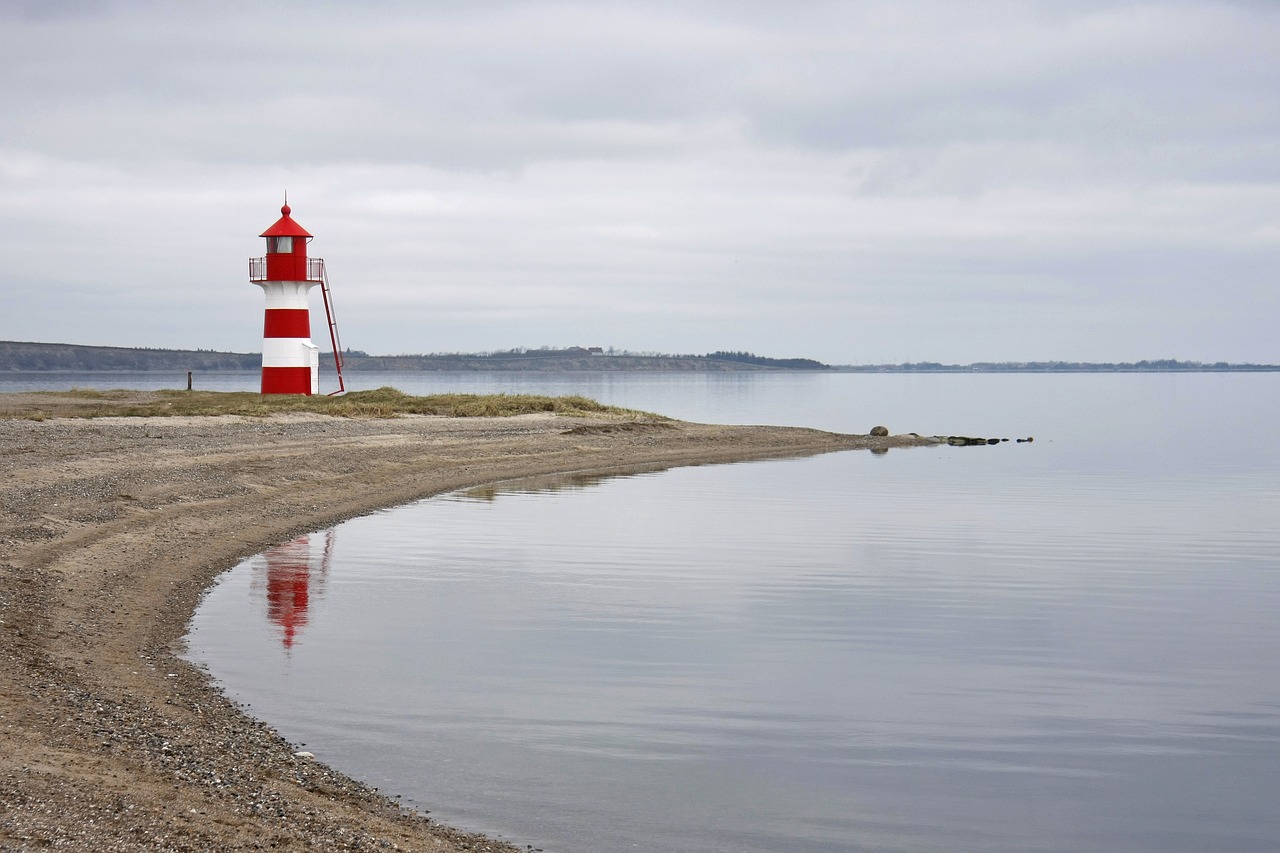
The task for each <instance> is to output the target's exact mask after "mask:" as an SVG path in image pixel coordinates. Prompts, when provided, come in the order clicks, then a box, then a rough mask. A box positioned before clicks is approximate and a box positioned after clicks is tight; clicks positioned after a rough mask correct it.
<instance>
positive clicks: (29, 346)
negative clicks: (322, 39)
mask: <svg viewBox="0 0 1280 853" xmlns="http://www.w3.org/2000/svg"><path fill="white" fill-rule="evenodd" d="M331 358H332V354H331V353H327V354H324V355H322V356H321V361H322V363H329V360H330V359H331ZM343 358H344V363H345V367H344V369H345V370H347V371H351V372H357V371H370V370H422V371H445V370H450V371H466V370H473V371H486V370H508V371H527V372H543V373H557V372H582V371H611V372H628V371H630V372H646V371H648V372H659V371H665V372H688V373H696V372H719V373H726V372H742V371H792V372H804V371H823V372H840V373H1206V372H1212V373H1225V372H1246V373H1250V372H1251V373H1258V372H1276V371H1280V365H1276V364H1251V363H1250V364H1236V363H1228V362H1225V361H1218V362H1200V361H1179V360H1177V359H1157V360H1151V361H1147V360H1144V361H1137V362H1073V361H1007V362H977V363H973V364H942V363H939V362H931V361H926V362H905V363H901V364H836V365H832V364H824V363H822V362H820V361H816V360H814V359H811V358H769V357H767V356H761V355H756V354H754V353H750V352H729V351H717V352H711V353H706V354H704V355H671V354H664V353H654V352H640V353H637V352H629V351H626V350H615V349H613V348H604V347H580V346H573V347H565V348H553V347H540V348H538V349H526V348H523V347H517V348H515V349H509V350H500V351H495V352H482V353H430V354H423V355H369V354H368V353H366V352H363V351H360V350H352V349H348V350H345V351H344V352H343ZM261 365H262V355H261V354H260V353H256V352H243V353H241V352H219V351H216V350H203V349H198V350H179V349H158V348H153V347H99V346H81V345H79V344H59V343H36V342H29V341H0V371H4V372H11V373H12V372H19V371H23V372H27V371H30V372H38V371H49V372H55V371H56V372H97V371H148V372H151V371H182V372H185V371H188V370H190V371H195V372H212V371H229V370H256V369H258V368H260V367H261Z"/></svg>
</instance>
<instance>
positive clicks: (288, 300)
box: [254, 281, 316, 308]
mask: <svg viewBox="0 0 1280 853" xmlns="http://www.w3.org/2000/svg"><path fill="white" fill-rule="evenodd" d="M254 284H256V285H258V286H259V287H261V288H262V291H263V293H265V294H266V296H267V307H268V308H306V307H307V305H308V300H307V292H308V291H310V290H311V288H313V287H315V286H316V283H315V282H314V281H255V282H254Z"/></svg>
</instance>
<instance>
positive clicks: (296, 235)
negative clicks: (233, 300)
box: [250, 204, 320, 281]
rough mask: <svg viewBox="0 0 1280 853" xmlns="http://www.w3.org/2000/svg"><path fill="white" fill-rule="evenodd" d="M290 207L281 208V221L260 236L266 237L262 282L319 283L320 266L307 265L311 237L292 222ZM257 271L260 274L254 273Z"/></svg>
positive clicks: (277, 221) (261, 274)
mask: <svg viewBox="0 0 1280 853" xmlns="http://www.w3.org/2000/svg"><path fill="white" fill-rule="evenodd" d="M290 212H291V211H290V209H289V205H287V204H286V205H285V206H284V207H282V208H280V218H279V219H277V220H276V222H275V224H274V225H272V226H271V227H270V228H268V229H267V230H266V231H263V232H262V233H261V234H260V235H259V236H260V237H265V238H267V254H266V257H265V258H263V260H264V261H265V263H264V265H263V269H262V270H261V271H260V273H259V274H260V276H261V277H260V278H257V277H255V276H253V275H252V274H251V276H250V277H251V278H254V279H255V280H261V281H319V279H320V270H319V264H313V263H308V259H307V243H309V242H311V234H309V233H308V232H307V230H306V229H305V228H303V227H302V226H301V225H299V224H298V223H296V222H294V221H293V217H291V216H290V215H289V213H290ZM254 272H258V271H254Z"/></svg>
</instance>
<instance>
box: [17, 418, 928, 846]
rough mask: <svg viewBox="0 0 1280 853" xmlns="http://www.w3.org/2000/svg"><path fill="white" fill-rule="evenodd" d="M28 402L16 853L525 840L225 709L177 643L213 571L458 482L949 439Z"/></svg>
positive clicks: (21, 515)
mask: <svg viewBox="0 0 1280 853" xmlns="http://www.w3.org/2000/svg"><path fill="white" fill-rule="evenodd" d="M35 408H40V409H42V410H44V411H45V412H51V413H54V414H56V413H57V403H56V400H51V399H50V398H48V397H41V398H39V399H38V401H33V400H32V399H31V398H30V397H29V396H24V395H0V469H2V477H3V479H2V485H0V684H2V685H3V690H0V735H2V743H3V748H2V749H0V849H2V850H44V849H46V848H49V847H60V848H61V849H71V850H93V851H116V850H184V851H213V850H218V851H224V850H302V849H314V850H415V851H416V850H433V851H454V850H493V851H499V850H523V849H526V848H525V846H524V845H523V844H520V843H519V839H514V840H513V842H512V843H511V844H508V843H504V842H502V841H495V840H492V839H488V838H484V837H480V836H475V835H471V834H467V833H463V832H458V831H455V830H452V829H450V828H448V827H446V826H442V825H440V824H437V823H435V822H434V821H432V820H430V819H429V817H428V816H424V815H420V814H417V813H414V812H411V811H408V810H405V809H401V808H400V807H399V806H398V805H397V804H396V801H395V800H394V799H393V798H390V797H385V796H383V795H382V794H380V793H379V792H377V791H375V790H373V789H371V788H369V787H367V786H366V785H363V784H361V783H360V782H358V781H356V780H352V779H350V778H347V777H346V776H344V775H342V774H341V773H338V772H336V771H334V770H331V769H329V768H327V767H325V766H324V765H323V764H320V763H318V762H316V761H315V760H313V759H310V758H306V757H296V756H295V755H294V753H295V752H296V751H297V750H298V747H296V746H295V745H293V744H290V743H288V742H286V741H285V740H283V739H282V738H281V737H280V736H279V735H277V734H276V733H275V732H274V731H273V730H272V729H271V728H270V726H269V725H267V724H266V723H264V722H262V721H259V720H256V719H254V718H253V717H252V716H251V715H250V714H249V713H247V712H246V710H245V709H241V708H239V707H237V706H235V705H233V704H232V703H231V702H229V701H228V700H227V699H226V698H225V697H224V696H223V695H222V694H221V693H220V692H219V690H218V689H217V686H216V685H214V684H212V683H211V681H210V680H209V678H208V677H207V676H206V675H205V674H204V673H203V672H202V671H201V670H199V669H197V668H195V667H193V666H191V665H189V664H187V663H186V662H185V661H183V660H182V659H181V658H180V657H179V656H178V654H179V653H180V652H181V649H182V638H183V635H184V633H185V632H186V627H187V624H188V621H189V619H190V617H191V614H192V613H193V611H194V609H195V608H196V607H197V605H198V604H199V602H200V599H201V596H202V595H203V593H204V591H205V590H206V589H207V588H208V587H209V585H210V584H211V583H212V582H213V580H214V579H215V578H216V577H217V575H218V574H219V573H221V572H223V571H225V570H227V569H229V568H231V567H232V566H234V565H235V564H236V563H237V562H239V561H240V560H241V559H243V558H245V557H247V556H250V555H252V554H255V553H258V552H260V551H262V550H264V549H266V548H268V547H270V546H271V545H274V544H276V543H279V542H281V541H284V540H285V539H287V538H289V537H291V536H293V535H296V534H300V533H303V532H306V531H311V530H316V529H321V528H324V527H326V526H328V525H331V524H334V523H336V522H339V521H342V520H344V519H347V518H351V517H353V516H357V515H360V514H362V513H367V512H370V511H373V510H376V509H380V508H384V507H388V506H393V505H396V504H401V503H405V502H408V501H411V500H415V499H417V498H422V497H425V496H428V495H433V494H439V493H441V492H445V491H449V490H453V489H458V488H462V487H466V486H475V485H479V484H483V483H490V482H496V481H500V480H506V479H513V478H519V477H528V476H535V475H542V474H551V473H562V472H583V473H587V472H593V473H596V472H598V473H605V472H626V471H641V470H658V469H662V468H668V467H675V466H681V465H698V464H709V463H719V462H732V461H743V460H750V459H761V458H773V457H783V456H791V455H805V454H814V453H825V452H830V451H834V450H842V449H857V448H866V449H883V448H888V447H901V446H911V445H921V444H930V443H934V440H932V439H927V438H920V437H916V436H891V437H887V438H870V437H868V436H863V435H838V434H833V433H826V432H819V431H815V430H805V429H792V428H779V427H729V426H709V425H699V424H690V423H683V422H678V421H662V420H652V419H646V418H638V419H637V418H621V417H607V418H590V419H574V418H565V417H559V416H551V415H526V416H519V417H513V418H444V417H431V416H406V417H399V418H387V419H350V418H334V417H327V416H320V415H286V416H273V417H269V418H245V417H234V416H218V417H175V418H154V417H148V418H94V419H74V418H61V417H50V418H48V419H44V420H30V419H24V418H23V415H24V414H25V413H29V412H31V411H33V410H34V409H35ZM868 426H870V425H868ZM513 845H514V846H513Z"/></svg>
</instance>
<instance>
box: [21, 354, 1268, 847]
mask: <svg viewBox="0 0 1280 853" xmlns="http://www.w3.org/2000/svg"><path fill="white" fill-rule="evenodd" d="M146 376H148V374H137V375H125V376H123V377H111V378H106V377H100V376H95V375H93V374H82V375H79V376H77V377H75V378H73V379H70V380H69V382H70V384H65V385H63V386H62V387H72V385H74V386H76V387H135V388H137V387H185V375H183V376H181V377H175V378H174V379H171V380H168V385H163V384H161V385H154V386H147V385H146V384H145V382H144V380H143V379H142V378H140V377H146ZM179 380H180V382H181V384H178V382H179ZM349 380H350V381H349V382H348V385H349V387H350V386H351V385H358V386H359V387H363V388H373V387H378V386H381V385H392V386H395V387H399V388H401V389H402V390H405V391H408V392H411V393H435V392H445V391H448V392H476V393H538V394H582V395H585V396H589V397H593V398H595V399H598V400H600V401H602V402H606V403H611V404H615V405H621V406H626V407H630V408H636V409H642V410H647V411H654V412H660V413H662V414H666V415H670V416H674V417H678V418H683V419H686V420H694V421H701V422H716V423H755V424H781V425H798V426H810V427H817V428H820V429H828V430H835V431H840V432H854V433H865V432H867V431H869V430H870V429H871V428H872V427H873V426H876V425H884V426H886V427H888V429H889V430H890V431H891V432H894V433H903V432H918V433H921V434H925V435H969V436H981V437H989V438H999V439H1004V438H1007V439H1009V440H1008V441H1002V442H999V443H997V444H994V445H987V446H980V447H952V446H945V445H944V446H938V447H928V448H912V449H894V450H891V451H889V452H888V453H884V454H873V453H871V452H868V451H844V452H837V453H828V454H824V455H819V456H810V457H804V458H796V459H783V460H771V461H761V462H750V463H740V464H723V465H707V466H696V467H684V468H676V469H671V470H667V471H661V472H650V473H644V474H638V475H634V476H611V477H586V476H581V475H569V476H564V477H550V478H546V477H544V478H539V479H538V480H534V481H524V482H520V481H512V482H501V483H486V484H477V486H476V487H475V488H471V489H467V490H464V491H460V492H456V493H452V494H446V495H441V496H438V497H434V498H430V499H426V500H422V501H418V502H416V503H413V504H409V505H407V506H401V507H395V508H389V509H387V510H385V511H381V512H376V513H373V514H370V515H367V516H363V517H360V518H356V519H353V520H351V521H348V522H345V523H343V524H340V525H338V526H336V527H333V528H331V529H327V530H317V531H314V532H312V533H310V534H308V535H305V536H301V537H298V538H296V539H293V540H291V541H288V542H282V543H280V545H279V546H278V547H276V548H273V549H270V550H269V551H267V552H265V553H263V554H260V555H257V556H255V557H252V558H250V559H248V560H246V561H244V562H243V563H242V564H241V565H240V566H238V567H236V568H235V569H233V570H231V571H229V572H227V573H226V574H225V575H224V576H223V577H222V578H221V580H220V581H219V582H218V583H217V585H216V586H215V587H214V588H213V589H212V590H211V591H210V593H209V594H208V596H207V597H206V599H205V601H204V603H203V604H202V606H201V607H200V609H199V611H198V612H197V613H196V615H195V618H194V619H193V621H192V623H191V632H190V634H189V636H188V652H187V656H188V657H189V659H190V660H192V661H194V662H196V663H197V664H200V665H202V666H205V667H207V668H208V670H209V671H210V673H211V674H212V676H213V677H214V678H215V679H216V680H217V681H218V682H219V683H220V684H221V685H222V687H223V688H224V689H225V690H226V691H227V693H228V694H229V695H230V696H231V697H232V698H233V699H235V700H236V701H238V702H241V703H242V704H244V705H246V706H247V707H248V710H249V711H250V713H252V714H254V715H256V716H259V717H261V718H263V719H265V720H267V721H268V722H269V723H271V724H272V725H273V726H274V727H276V728H277V729H278V730H279V731H280V732H281V733H282V734H283V735H284V736H285V737H286V738H289V739H290V740H291V741H293V742H295V743H296V744H298V748H299V749H305V750H307V751H310V752H312V753H314V754H315V755H316V756H317V757H318V758H319V759H320V760H322V761H325V762H327V763H329V764H331V765H333V766H335V767H338V768H340V769H342V770H344V771H346V772H347V773H349V774H352V775H354V776H356V777H358V778H361V779H364V780H366V781H367V782H369V783H370V784H373V785H375V786H377V787H379V788H380V789H381V790H382V792H383V793H386V794H388V795H391V796H393V797H397V798H398V799H399V801H400V802H402V803H403V804H405V805H406V806H408V807H412V808H417V809H421V810H426V811H429V812H430V815H431V816H432V817H433V818H436V819H438V820H440V821H442V822H445V823H450V824H453V825H456V826H460V827H463V828H467V829H473V830H477V831H482V832H486V833H488V834H490V835H494V836H497V837H501V838H503V839H506V840H508V841H511V842H512V843H514V844H516V845H518V846H520V847H521V848H526V847H531V848H533V849H541V850H545V851H554V853H587V851H625V850H644V851H661V852H663V853H665V852H666V851H670V853H675V851H682V852H685V853H712V851H735V853H766V851H768V853H779V851H794V853H809V851H833V850H834V851H904V852H905V851H927V852H928V853H932V851H939V853H941V851H1062V853H1066V852H1067V851H1072V853H1074V852H1075V851H1082V850H1106V851H1117V852H1118V853H1123V852H1124V851H1161V852H1162V853H1168V852H1169V851H1205V850H1214V851H1274V850H1277V849H1280V809H1278V808H1277V806H1276V804H1277V803H1280V620H1278V619H1277V612H1278V611H1280V449H1277V441H1276V435H1275V424H1276V423H1277V415H1278V414H1280V374H1276V373H1258V374H1239V373H1143V374H1065V375H1058V374H851V373H741V374H665V373H653V374H649V373H645V374H638V373H622V374H594V373H591V374H501V373H492V374H476V373H466V374H433V373H397V374H353V376H352V377H349ZM8 381H9V382H11V383H12V382H16V381H19V380H17V379H10V380H8ZM155 381H157V382H163V381H165V380H163V379H159V378H157V379H156V380H155ZM256 381H257V377H256V374H254V373H248V374H235V375H223V376H218V377H201V376H197V377H196V385H197V387H202V386H203V387H210V388H213V387H224V388H228V389H231V388H235V389H237V390H252V389H254V388H255V387H256ZM236 383H240V384H239V385H237V384H236ZM44 387H50V386H49V385H48V383H47V376H46V385H45V386H44ZM0 390H18V389H17V388H15V387H9V386H6V385H5V384H4V383H3V382H0ZM316 452H317V453H323V452H324V448H323V447H317V451H316Z"/></svg>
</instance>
